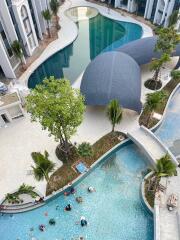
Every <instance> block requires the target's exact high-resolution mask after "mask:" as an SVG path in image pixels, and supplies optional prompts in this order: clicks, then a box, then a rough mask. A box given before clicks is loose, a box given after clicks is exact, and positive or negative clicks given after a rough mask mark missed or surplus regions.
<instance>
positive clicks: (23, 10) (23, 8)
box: [21, 6, 28, 19]
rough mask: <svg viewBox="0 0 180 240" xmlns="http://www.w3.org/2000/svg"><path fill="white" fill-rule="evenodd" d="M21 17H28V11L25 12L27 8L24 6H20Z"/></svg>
mask: <svg viewBox="0 0 180 240" xmlns="http://www.w3.org/2000/svg"><path fill="white" fill-rule="evenodd" d="M21 17H22V18H23V19H24V18H26V17H28V13H27V9H26V7H25V6H22V7H21Z"/></svg>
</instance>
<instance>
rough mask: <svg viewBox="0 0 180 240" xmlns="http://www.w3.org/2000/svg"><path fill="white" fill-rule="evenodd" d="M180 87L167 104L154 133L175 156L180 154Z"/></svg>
mask: <svg viewBox="0 0 180 240" xmlns="http://www.w3.org/2000/svg"><path fill="white" fill-rule="evenodd" d="M179 103H180V87H178V89H177V90H176V92H175V94H174V95H173V97H172V99H171V100H170V103H169V105H168V108H167V111H166V114H165V116H164V119H163V122H162V124H161V126H160V128H158V129H157V130H156V132H155V134H156V135H157V136H158V137H159V138H160V139H161V140H162V141H163V142H164V143H165V144H166V146H167V147H169V149H170V150H171V151H172V153H173V154H174V155H175V156H178V155H180V104H179Z"/></svg>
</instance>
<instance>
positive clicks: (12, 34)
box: [0, 0, 49, 79]
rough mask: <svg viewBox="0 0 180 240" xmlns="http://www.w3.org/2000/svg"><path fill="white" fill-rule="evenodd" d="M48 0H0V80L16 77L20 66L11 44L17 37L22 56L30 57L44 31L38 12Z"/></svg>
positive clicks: (44, 24)
mask: <svg viewBox="0 0 180 240" xmlns="http://www.w3.org/2000/svg"><path fill="white" fill-rule="evenodd" d="M48 5H49V0H38V1H37V0H0V56H1V58H0V79H1V78H3V77H5V78H9V79H13V78H16V76H15V69H16V68H17V67H18V65H19V61H18V59H16V58H15V56H14V54H13V52H12V50H11V44H12V43H13V41H15V40H18V41H19V42H20V43H21V45H22V48H23V53H24V56H25V58H26V57H28V56H32V55H33V52H34V51H35V49H36V48H37V47H38V45H39V40H42V39H43V34H44V33H46V27H47V26H46V22H45V21H44V19H43V17H42V14H41V12H42V11H43V10H45V9H47V8H48V7H49V6H48Z"/></svg>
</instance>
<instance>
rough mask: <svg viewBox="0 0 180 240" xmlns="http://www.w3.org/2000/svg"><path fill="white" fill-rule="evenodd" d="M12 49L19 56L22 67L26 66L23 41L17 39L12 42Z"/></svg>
mask: <svg viewBox="0 0 180 240" xmlns="http://www.w3.org/2000/svg"><path fill="white" fill-rule="evenodd" d="M11 49H12V51H13V53H14V55H15V57H16V58H18V59H19V60H20V62H21V65H22V67H23V66H24V63H23V51H22V46H21V43H20V42H19V41H18V40H15V41H14V42H13V43H12V44H11Z"/></svg>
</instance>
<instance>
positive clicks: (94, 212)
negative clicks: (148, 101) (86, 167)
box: [0, 144, 153, 240]
mask: <svg viewBox="0 0 180 240" xmlns="http://www.w3.org/2000/svg"><path fill="white" fill-rule="evenodd" d="M144 158H145V157H144V156H143V155H142V154H141V153H140V151H139V149H138V148H137V147H136V146H135V145H134V144H129V145H127V146H124V147H122V148H121V149H120V150H118V151H117V153H116V154H115V155H113V156H111V157H110V158H108V159H107V160H106V161H104V162H103V163H102V164H101V165H100V166H99V167H97V168H96V169H95V170H94V171H93V172H92V173H91V174H90V175H88V176H87V177H86V178H85V179H84V180H82V181H81V182H80V183H79V184H78V185H77V186H76V189H77V193H76V194H75V196H73V195H71V196H68V197H64V196H62V195H61V196H59V197H58V198H56V199H55V200H53V201H51V202H49V203H48V204H47V205H45V206H44V207H42V208H39V209H36V210H34V211H31V212H27V213H23V214H17V215H13V217H10V216H9V215H7V216H1V217H0V239H1V240H17V239H18V240H30V239H33V240H35V239H36V240H63V239H64V240H72V239H77V238H78V237H79V236H83V237H85V239H89V240H152V239H153V219H152V216H151V215H150V214H149V213H148V212H147V211H146V208H145V207H144V206H143V205H142V203H141V198H140V184H141V181H142V171H144V170H145V169H146V168H147V165H146V163H145V161H144ZM90 185H91V186H94V187H95V188H96V192H94V193H88V192H87V187H88V186H90ZM76 196H82V197H83V200H84V202H83V203H82V204H78V203H76V201H75V197H76ZM68 203H70V204H72V207H73V209H72V211H71V212H64V211H63V209H64V207H65V205H66V204H68ZM57 205H59V209H58V210H56V206H57ZM46 212H47V213H48V216H45V213H46ZM81 216H85V217H86V219H87V220H88V223H89V225H88V226H87V227H84V228H82V227H81V226H80V225H76V224H75V223H76V222H77V221H79V220H80V217H81ZM50 218H55V220H56V225H55V226H50V225H49V224H48V221H49V219H50ZM39 224H45V225H46V231H45V232H40V231H39V229H38V226H39ZM32 227H33V228H34V231H30V228H32Z"/></svg>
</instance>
